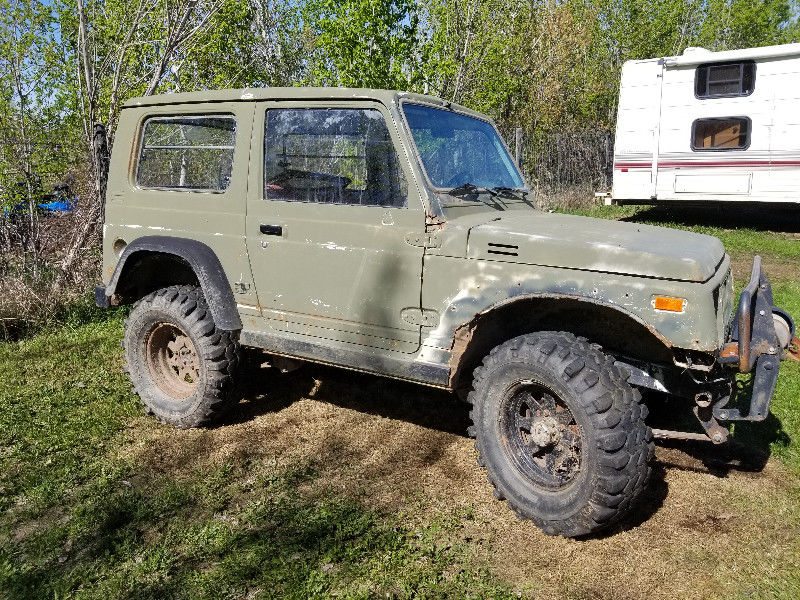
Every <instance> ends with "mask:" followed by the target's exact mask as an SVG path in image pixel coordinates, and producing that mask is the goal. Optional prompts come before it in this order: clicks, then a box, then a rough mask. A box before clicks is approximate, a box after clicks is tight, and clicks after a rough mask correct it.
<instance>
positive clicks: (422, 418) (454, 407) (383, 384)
mask: <svg viewBox="0 0 800 600" xmlns="http://www.w3.org/2000/svg"><path fill="white" fill-rule="evenodd" d="M269 371H270V370H269V369H267V370H266V371H265V370H261V373H258V372H257V371H256V372H254V373H253V374H252V375H251V376H250V377H249V378H248V383H249V386H248V387H249V394H248V395H249V396H250V397H253V398H255V399H254V400H249V401H244V402H242V403H241V404H240V405H239V406H238V407H237V410H235V411H233V412H232V414H230V415H228V417H227V418H226V419H225V420H223V421H222V422H221V423H220V424H219V425H218V426H224V425H228V424H233V423H241V422H245V421H248V420H251V419H254V418H255V417H257V416H258V415H261V414H266V413H270V412H273V411H279V410H282V409H283V408H286V407H288V406H290V405H292V404H293V403H294V402H297V401H299V400H300V399H302V398H306V397H312V398H313V399H314V400H317V401H319V402H325V403H327V404H331V405H334V406H337V407H340V408H344V409H347V410H353V411H357V412H360V413H364V414H369V415H375V416H379V417H382V418H386V419H393V420H399V421H404V422H407V423H412V424H414V425H417V426H419V427H423V428H425V429H429V430H432V431H436V432H441V433H445V434H449V435H453V436H459V437H461V438H467V437H468V435H467V427H468V426H469V425H470V424H471V420H470V416H469V412H470V406H469V405H468V404H466V403H465V402H462V401H460V400H459V399H458V398H457V397H456V396H455V395H454V394H450V393H447V392H443V391H440V390H435V389H431V388H426V387H423V386H419V385H414V384H410V383H405V382H400V381H394V380H391V379H386V378H381V377H376V376H372V375H365V374H361V373H354V372H350V371H343V370H341V369H335V368H331V367H324V366H320V365H306V366H304V367H302V368H301V369H299V370H298V371H295V372H293V373H291V374H288V375H284V376H281V375H277V374H274V373H270V372H269ZM320 382H322V383H320ZM265 389H269V394H268V398H267V396H264V397H261V398H259V397H258V393H259V390H261V391H263V390H265ZM408 443H409V444H410V443H412V441H411V440H409V441H408ZM449 443H452V442H450V441H448V440H447V439H446V438H445V439H440V440H430V439H428V440H426V443H425V445H426V448H427V450H426V452H425V454H424V457H425V460H426V461H427V462H430V463H434V462H435V461H436V460H437V459H439V458H440V457H441V456H442V455H443V454H444V452H445V446H447V445H448V444H449ZM330 444H333V445H334V447H331V446H328V445H326V448H325V451H324V452H323V453H322V454H321V455H320V456H318V458H319V459H320V460H322V461H323V462H324V461H326V460H340V459H341V453H340V450H341V449H340V448H336V447H335V444H336V440H330ZM351 458H353V457H351ZM381 468H382V469H392V468H403V463H402V462H400V463H399V464H397V465H394V464H391V463H389V464H383V465H382V466H381ZM380 475H381V473H380V472H377V473H376V472H372V473H371V474H370V475H368V476H380ZM487 486H488V484H487ZM488 489H489V488H488V487H487V490H488ZM666 496H667V484H666V482H665V470H664V468H663V467H662V466H660V465H655V466H654V468H653V471H652V474H651V479H650V483H649V485H648V488H647V490H646V492H645V494H644V497H643V498H641V501H640V503H639V505H638V507H637V509H636V510H634V511H632V512H631V513H630V514H629V515H628V516H627V517H626V518H625V520H624V521H623V522H621V523H620V524H619V525H618V526H616V527H615V528H612V529H611V530H608V531H605V532H602V533H600V534H599V535H595V536H592V537H593V538H595V539H596V538H598V537H608V536H610V535H614V534H615V533H618V532H619V531H624V530H628V529H632V528H634V527H638V526H639V525H641V524H642V523H644V522H645V521H647V520H648V519H650V518H651V517H652V516H653V515H654V514H655V513H656V512H658V510H659V509H660V508H661V506H662V505H663V503H664V500H665V498H666Z"/></svg>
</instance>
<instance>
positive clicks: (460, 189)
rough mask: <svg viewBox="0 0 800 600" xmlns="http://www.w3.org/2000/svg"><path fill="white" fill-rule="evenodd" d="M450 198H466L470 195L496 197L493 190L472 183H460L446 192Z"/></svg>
mask: <svg viewBox="0 0 800 600" xmlns="http://www.w3.org/2000/svg"><path fill="white" fill-rule="evenodd" d="M447 193H448V194H450V195H451V196H468V195H470V194H489V195H490V196H497V192H496V191H495V190H494V189H490V188H485V187H480V186H479V185H475V184H474V183H462V184H461V185H459V186H456V187H454V188H451V189H449V190H447Z"/></svg>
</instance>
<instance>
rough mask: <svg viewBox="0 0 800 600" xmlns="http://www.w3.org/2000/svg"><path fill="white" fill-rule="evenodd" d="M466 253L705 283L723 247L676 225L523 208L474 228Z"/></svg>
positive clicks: (721, 254) (492, 257)
mask: <svg viewBox="0 0 800 600" xmlns="http://www.w3.org/2000/svg"><path fill="white" fill-rule="evenodd" d="M467 256H468V257H470V258H480V259H484V260H502V261H507V262H518V263H525V264H531V265H542V266H548V267H560V268H566V269H579V270H584V271H598V272H603V273H617V274H620V275H636V276H640V277H655V278H659V279H676V280H681V281H697V282H702V281H707V280H708V279H710V278H711V277H712V276H713V275H714V272H715V271H716V268H717V266H718V265H719V264H720V262H721V261H722V259H723V257H724V256H725V248H724V247H723V245H722V242H720V241H719V240H718V239H717V238H715V237H711V236H708V235H702V234H698V233H690V232H687V231H680V230H677V229H667V228H665V227H655V226H652V225H640V224H638V223H624V222H620V221H609V220H605V219H593V218H589V217H577V216H573V215H561V214H554V213H543V212H530V213H529V212H525V213H522V212H520V213H516V214H511V213H509V214H508V216H502V217H499V218H497V219H495V220H493V221H490V222H488V223H484V224H481V225H477V226H474V227H472V228H470V230H469V239H468V242H467Z"/></svg>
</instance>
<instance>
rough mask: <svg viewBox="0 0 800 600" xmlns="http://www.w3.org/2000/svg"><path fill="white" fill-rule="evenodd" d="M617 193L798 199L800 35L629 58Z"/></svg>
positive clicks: (681, 198)
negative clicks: (796, 40)
mask: <svg viewBox="0 0 800 600" xmlns="http://www.w3.org/2000/svg"><path fill="white" fill-rule="evenodd" d="M612 199H613V201H614V202H615V203H620V204H654V203H660V202H708V201H714V202H720V201H740V202H741V201H745V202H783V203H796V204H800V44H786V45H782V46H768V47H764V48H750V49H746V50H733V51H728V52H710V51H708V50H704V49H702V48H689V49H687V50H686V51H685V52H684V53H683V55H682V56H676V57H669V58H659V59H652V60H636V61H629V62H626V63H625V65H624V66H623V69H622V81H621V84H620V98H619V113H618V117H617V132H616V141H615V147H614V179H613V189H612Z"/></svg>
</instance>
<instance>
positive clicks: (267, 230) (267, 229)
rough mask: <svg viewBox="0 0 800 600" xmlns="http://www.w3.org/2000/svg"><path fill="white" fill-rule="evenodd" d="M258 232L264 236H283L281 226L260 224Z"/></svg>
mask: <svg viewBox="0 0 800 600" xmlns="http://www.w3.org/2000/svg"><path fill="white" fill-rule="evenodd" d="M259 230H260V231H261V233H263V234H264V235H283V226H281V225H264V224H263V223H262V224H261V227H259Z"/></svg>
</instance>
